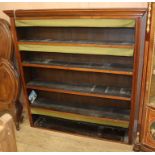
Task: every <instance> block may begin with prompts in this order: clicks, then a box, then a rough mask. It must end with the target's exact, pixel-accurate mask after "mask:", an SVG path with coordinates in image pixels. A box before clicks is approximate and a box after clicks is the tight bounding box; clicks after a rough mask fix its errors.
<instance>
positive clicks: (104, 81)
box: [25, 68, 132, 88]
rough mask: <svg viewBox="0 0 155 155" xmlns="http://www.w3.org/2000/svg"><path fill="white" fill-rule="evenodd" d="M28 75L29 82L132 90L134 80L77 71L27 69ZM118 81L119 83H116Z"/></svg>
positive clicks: (120, 76) (125, 77)
mask: <svg viewBox="0 0 155 155" xmlns="http://www.w3.org/2000/svg"><path fill="white" fill-rule="evenodd" d="M25 73H26V75H28V76H29V79H27V82H30V81H39V82H44V83H46V82H47V83H50V82H51V83H52V82H54V83H60V84H61V83H66V84H73V85H84V86H85V85H86V87H87V85H88V86H89V85H100V86H111V87H118V88H121V87H124V88H131V82H132V78H131V77H130V76H124V75H117V76H115V75H113V74H102V73H89V72H88V73H87V72H78V71H77V72H76V71H64V70H57V69H52V70H51V69H47V68H33V69H32V68H25ZM116 81H117V82H116Z"/></svg>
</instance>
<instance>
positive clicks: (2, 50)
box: [0, 19, 13, 60]
mask: <svg viewBox="0 0 155 155" xmlns="http://www.w3.org/2000/svg"><path fill="white" fill-rule="evenodd" d="M12 55H13V43H12V36H11V32H10V28H9V24H8V22H7V21H5V20H4V19H0V57H1V58H5V59H7V60H10V59H11V58H12Z"/></svg>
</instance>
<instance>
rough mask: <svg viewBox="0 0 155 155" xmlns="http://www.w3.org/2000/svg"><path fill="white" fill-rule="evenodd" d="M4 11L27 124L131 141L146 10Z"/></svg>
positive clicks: (141, 61)
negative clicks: (22, 90) (8, 26)
mask: <svg viewBox="0 0 155 155" xmlns="http://www.w3.org/2000/svg"><path fill="white" fill-rule="evenodd" d="M5 13H6V14H8V15H9V16H10V18H11V26H12V32H13V36H14V41H15V44H16V54H17V57H18V60H19V66H20V70H21V74H22V81H23V85H24V92H25V96H26V99H27V108H28V112H29V119H30V123H31V126H35V127H41V128H48V129H56V130H63V131H64V130H65V131H69V132H73V133H81V134H85V135H92V136H97V137H100V138H109V139H114V140H119V141H123V142H128V143H132V142H133V136H134V132H135V131H134V128H135V127H136V125H135V124H136V114H135V112H136V111H137V110H138V108H137V107H138V100H139V90H140V82H141V73H142V65H143V38H144V31H145V14H146V10H143V9H125V10H124V9H113V10H111V9H109V10H108V9H107V10H103V9H98V10H95V9H92V10H27V11H26V10H25V11H24V10H17V11H15V12H13V11H5ZM34 96H36V97H34ZM31 97H32V98H33V97H34V100H33V99H32V100H31V101H30V98H31Z"/></svg>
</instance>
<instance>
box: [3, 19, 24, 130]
mask: <svg viewBox="0 0 155 155" xmlns="http://www.w3.org/2000/svg"><path fill="white" fill-rule="evenodd" d="M13 53H14V48H13V41H12V34H11V31H10V26H9V24H8V22H7V21H6V20H4V19H0V112H3V113H4V112H5V110H8V111H9V112H10V113H11V114H12V116H13V118H14V120H15V123H16V127H17V129H19V122H20V121H21V120H22V109H23V108H22V104H21V103H20V101H19V95H18V93H19V86H18V85H19V78H18V75H17V71H16V69H15V67H13ZM14 66H15V64H14Z"/></svg>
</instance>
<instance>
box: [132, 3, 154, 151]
mask: <svg viewBox="0 0 155 155" xmlns="http://www.w3.org/2000/svg"><path fill="white" fill-rule="evenodd" d="M145 45H146V48H145V49H146V56H145V63H144V64H145V65H144V74H143V83H142V84H143V87H142V88H143V89H142V95H141V111H140V117H139V118H140V120H139V123H140V128H139V131H138V136H139V141H137V143H136V144H135V148H134V149H135V150H136V151H155V3H152V7H151V3H150V5H149V13H148V26H147V36H146V43H145Z"/></svg>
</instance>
